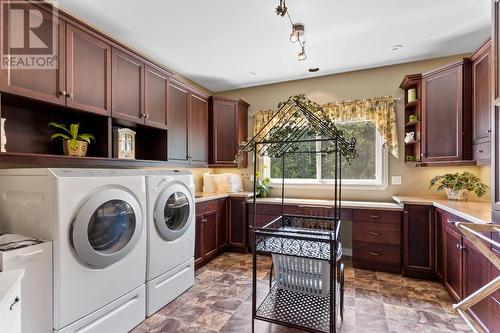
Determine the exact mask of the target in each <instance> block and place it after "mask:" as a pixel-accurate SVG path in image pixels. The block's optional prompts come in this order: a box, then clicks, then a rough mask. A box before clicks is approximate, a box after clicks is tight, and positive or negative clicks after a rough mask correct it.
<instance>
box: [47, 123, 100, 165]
mask: <svg viewBox="0 0 500 333" xmlns="http://www.w3.org/2000/svg"><path fill="white" fill-rule="evenodd" d="M49 126H50V127H53V128H57V129H59V130H60V132H59V133H55V134H52V136H51V137H50V138H51V139H52V140H57V139H62V142H63V151H64V155H66V156H78V157H85V155H86V154H87V145H88V144H89V143H91V142H92V141H94V142H95V138H94V136H93V135H92V134H88V133H82V134H80V133H78V131H79V129H80V124H71V125H70V126H69V129H68V128H67V127H66V125H64V124H58V123H55V122H50V123H49Z"/></svg>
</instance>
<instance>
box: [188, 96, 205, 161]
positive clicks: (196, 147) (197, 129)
mask: <svg viewBox="0 0 500 333" xmlns="http://www.w3.org/2000/svg"><path fill="white" fill-rule="evenodd" d="M188 137H189V158H190V160H191V161H192V162H201V163H207V162H208V102H207V100H206V99H205V98H202V97H200V96H196V95H192V94H190V95H189V130H188Z"/></svg>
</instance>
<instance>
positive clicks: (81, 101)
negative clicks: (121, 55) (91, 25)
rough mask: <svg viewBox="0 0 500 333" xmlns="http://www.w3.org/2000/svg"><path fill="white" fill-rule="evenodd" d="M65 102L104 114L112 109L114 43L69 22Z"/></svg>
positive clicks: (77, 107)
mask: <svg viewBox="0 0 500 333" xmlns="http://www.w3.org/2000/svg"><path fill="white" fill-rule="evenodd" d="M66 89H67V93H68V95H67V99H66V105H67V106H69V107H72V108H75V109H80V110H86V111H89V112H94V113H98V114H103V115H110V112H111V46H110V45H109V44H107V43H105V42H104V41H102V40H101V39H99V38H97V37H96V36H94V35H93V34H91V33H90V32H85V31H83V30H81V29H79V28H77V27H75V26H73V25H71V24H69V23H68V24H66Z"/></svg>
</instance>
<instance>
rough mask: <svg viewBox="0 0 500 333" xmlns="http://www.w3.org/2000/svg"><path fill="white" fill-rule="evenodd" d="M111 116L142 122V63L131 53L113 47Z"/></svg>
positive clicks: (143, 115) (143, 117) (143, 118)
mask: <svg viewBox="0 0 500 333" xmlns="http://www.w3.org/2000/svg"><path fill="white" fill-rule="evenodd" d="M112 61H113V76H112V77H113V81H112V82H113V88H112V92H113V117H114V118H120V119H123V120H128V121H132V122H135V123H140V124H143V123H144V120H145V114H144V104H143V101H144V66H145V65H144V63H143V62H142V61H141V59H140V58H138V57H136V56H134V55H132V54H131V53H128V52H125V51H121V50H118V49H117V48H113V60H112Z"/></svg>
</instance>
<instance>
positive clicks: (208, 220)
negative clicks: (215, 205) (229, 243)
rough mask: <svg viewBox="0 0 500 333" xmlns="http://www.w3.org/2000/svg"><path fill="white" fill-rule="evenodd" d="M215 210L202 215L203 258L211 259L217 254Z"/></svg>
mask: <svg viewBox="0 0 500 333" xmlns="http://www.w3.org/2000/svg"><path fill="white" fill-rule="evenodd" d="M217 215H218V214H217V211H213V212H210V213H206V214H204V215H203V232H204V234H203V237H204V239H205V247H204V255H205V260H207V261H208V260H211V259H213V258H215V257H216V256H217V253H218V246H217V222H218V221H217Z"/></svg>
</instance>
